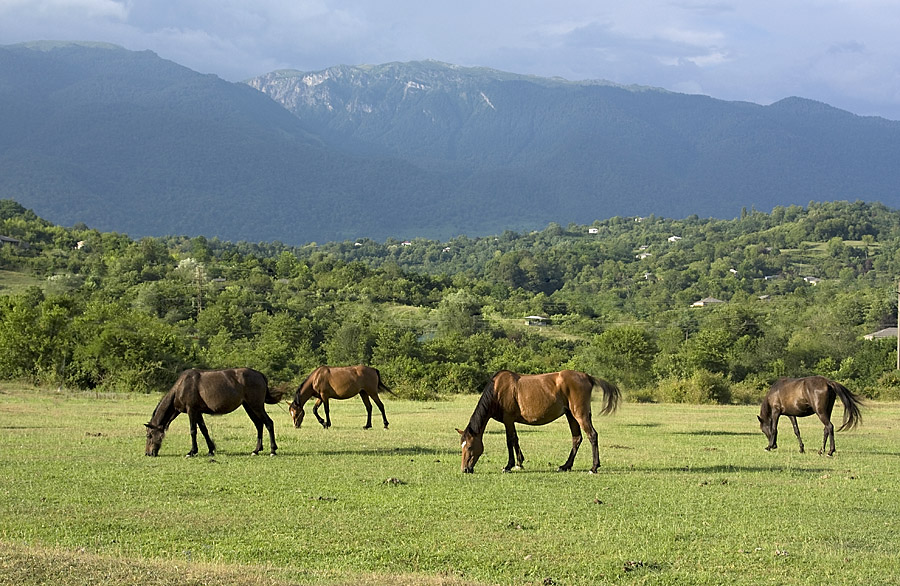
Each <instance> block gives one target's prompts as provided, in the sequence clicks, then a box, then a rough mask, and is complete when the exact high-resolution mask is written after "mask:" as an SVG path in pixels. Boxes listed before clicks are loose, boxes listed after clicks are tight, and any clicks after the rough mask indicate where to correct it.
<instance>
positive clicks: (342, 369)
mask: <svg viewBox="0 0 900 586" xmlns="http://www.w3.org/2000/svg"><path fill="white" fill-rule="evenodd" d="M313 374H314V376H315V377H316V380H315V381H313V388H314V389H315V390H316V391H317V392H318V393H319V395H320V396H321V395H322V394H327V395H328V396H329V397H331V398H334V399H349V398H351V397H354V396H356V395H357V394H358V393H359V392H360V391H365V392H366V393H367V394H370V395H377V394H378V380H379V377H378V371H377V370H375V369H374V368H371V367H369V366H365V365H362V364H359V365H356V366H322V367H319V368H318V369H316V372H315V373H313Z"/></svg>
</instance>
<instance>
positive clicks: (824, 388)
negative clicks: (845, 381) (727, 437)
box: [757, 376, 862, 456]
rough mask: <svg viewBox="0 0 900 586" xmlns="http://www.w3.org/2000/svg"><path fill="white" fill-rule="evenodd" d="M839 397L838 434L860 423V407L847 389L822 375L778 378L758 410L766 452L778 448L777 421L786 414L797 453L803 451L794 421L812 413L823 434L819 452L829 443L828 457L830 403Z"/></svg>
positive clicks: (832, 445) (830, 425)
mask: <svg viewBox="0 0 900 586" xmlns="http://www.w3.org/2000/svg"><path fill="white" fill-rule="evenodd" d="M836 397H840V398H841V402H842V403H843V404H844V423H843V425H841V427H840V429H838V431H841V430H843V429H853V428H854V427H856V426H857V425H858V424H859V423H860V422H861V421H862V416H861V415H860V413H859V406H860V405H861V404H862V403H861V401H860V399H859V397H857V396H856V395H854V394H853V393H851V392H850V391H849V390H847V387H845V386H844V385H842V384H840V383H836V382H834V381H833V380H829V379H827V378H825V377H824V376H808V377H806V378H782V379H779V380H778V381H777V382H776V383H775V384H774V385H772V388H770V389H769V392H768V393H766V397H765V398H764V399H763V402H762V407H761V408H760V410H759V417H757V419H759V428H760V429H761V430H762V432H763V433H764V434H766V437H767V438H768V439H769V445H768V446H767V447H766V449H767V450H774V449H775V448H777V447H778V443H777V439H778V418H779V417H780V416H782V415H786V416H787V417H788V419H790V420H791V424H792V425H793V426H794V433H795V434H796V435H797V441H798V442H800V452H801V453H802V452H803V440H802V439H800V428H799V427H797V418H798V417H806V416H807V415H812V414H813V413H815V414H816V415H818V416H819V420H820V421H821V422H822V423H823V424H824V425H825V434H824V436H823V438H822V449H821V450H819V453H820V454H821V453H823V452H824V451H825V444H826V443H827V442H828V440H829V439H830V440H831V449H830V450H828V455H829V456H830V455H832V454H834V425H832V424H831V411H832V409H834V400H835V398H836Z"/></svg>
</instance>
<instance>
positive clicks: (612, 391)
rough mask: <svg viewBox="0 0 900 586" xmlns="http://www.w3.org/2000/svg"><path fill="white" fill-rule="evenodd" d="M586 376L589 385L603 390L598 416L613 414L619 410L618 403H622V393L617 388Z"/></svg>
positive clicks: (601, 380) (599, 379)
mask: <svg viewBox="0 0 900 586" xmlns="http://www.w3.org/2000/svg"><path fill="white" fill-rule="evenodd" d="M587 376H588V379H590V381H591V385H593V386H595V387H600V388H601V389H603V409H601V410H600V415H609V414H610V413H615V412H616V409H618V408H619V403H620V402H621V401H622V391H620V390H619V387H617V386H616V385H614V384H613V383H611V382H609V381H605V380H603V379H602V378H596V377H593V376H591V375H587Z"/></svg>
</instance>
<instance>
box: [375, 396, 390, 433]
mask: <svg viewBox="0 0 900 586" xmlns="http://www.w3.org/2000/svg"><path fill="white" fill-rule="evenodd" d="M372 400H373V401H375V406H376V407H378V410H379V411H381V420H382V421H384V428H385V429H387V428H388V420H387V415H385V414H384V403H382V402H381V398H380V397H379V396H378V395H372Z"/></svg>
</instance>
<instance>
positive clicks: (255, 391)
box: [145, 368, 282, 457]
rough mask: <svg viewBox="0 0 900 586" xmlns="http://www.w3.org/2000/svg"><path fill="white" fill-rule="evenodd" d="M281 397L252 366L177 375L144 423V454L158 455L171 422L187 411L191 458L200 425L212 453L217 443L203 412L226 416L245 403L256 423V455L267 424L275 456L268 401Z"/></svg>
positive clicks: (192, 371) (195, 449) (195, 453)
mask: <svg viewBox="0 0 900 586" xmlns="http://www.w3.org/2000/svg"><path fill="white" fill-rule="evenodd" d="M281 396H282V394H281V393H279V392H277V391H272V390H271V389H270V388H269V383H268V381H267V380H266V377H265V375H263V374H262V373H261V372H257V371H255V370H251V369H249V368H229V369H226V370H196V369H190V370H185V371H184V372H182V373H181V374H180V375H178V379H177V380H176V381H175V384H174V385H172V388H171V389H170V390H169V392H168V393H166V395H165V396H164V397H163V398H162V400H161V401H160V402H159V405H157V406H156V409H155V410H154V411H153V416H152V417H151V418H150V423H146V424H145V425H146V427H147V449H146V452H145V453H146V455H148V456H156V455H157V454H159V447H160V446H161V445H162V441H163V437H165V435H166V430H167V429H168V428H169V424H170V423H172V421H173V420H174V419H175V418H176V417H178V415H180V414H181V413H187V414H188V418H189V419H190V422H191V451H190V452H188V454H187V455H188V457H190V456H196V455H197V428H198V427H199V428H200V431H202V432H203V437H204V438H206V446H207V447H208V448H209V455H210V456H212V455H213V454H214V453H215V451H216V446H215V444H214V443H213V441H212V438H210V437H209V432H208V431H207V430H206V423H204V421H203V415H204V414H207V415H224V414H225V413H231V412H232V411H234V410H235V409H237V408H238V407H240V406H242V405H243V407H244V410H245V411H246V412H247V415H249V416H250V419H251V420H252V421H253V424H254V425H255V426H256V449H255V450H253V454H254V455H256V454H259V452H260V450H262V429H263V425H265V426H266V429H268V430H269V445H270V447H271V450H272V451H271V453H272V455H273V456H274V455H275V450H277V449H278V446H277V445H276V444H275V424H274V423H272V419H271V418H270V417H269V415H268V413H266V407H265V404H266V403H269V404H275V403H278V402H279V401H281Z"/></svg>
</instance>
